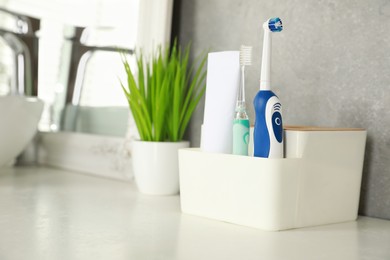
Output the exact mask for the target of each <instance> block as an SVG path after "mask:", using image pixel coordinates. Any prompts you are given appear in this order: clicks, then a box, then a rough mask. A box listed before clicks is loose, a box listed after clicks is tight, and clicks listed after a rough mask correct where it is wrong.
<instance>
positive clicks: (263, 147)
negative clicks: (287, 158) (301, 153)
mask: <svg viewBox="0 0 390 260" xmlns="http://www.w3.org/2000/svg"><path fill="white" fill-rule="evenodd" d="M253 104H254V107H255V114H256V120H255V127H254V132H253V144H254V154H253V155H254V156H256V157H264V158H283V121H282V107H281V104H280V101H279V98H278V97H277V96H276V95H275V94H274V93H273V92H272V91H270V90H261V91H259V92H258V93H257V95H256V97H255V99H254V101H253Z"/></svg>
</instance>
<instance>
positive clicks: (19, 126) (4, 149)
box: [0, 96, 43, 167]
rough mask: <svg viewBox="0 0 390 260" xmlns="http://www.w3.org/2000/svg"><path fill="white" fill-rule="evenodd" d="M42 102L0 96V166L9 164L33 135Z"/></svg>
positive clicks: (25, 98) (32, 99) (31, 98)
mask: <svg viewBox="0 0 390 260" xmlns="http://www.w3.org/2000/svg"><path fill="white" fill-rule="evenodd" d="M42 109H43V102H42V101H41V100H39V99H38V98H34V97H24V96H0V167H3V166H5V165H9V164H10V163H12V162H13V160H14V159H15V158H16V157H17V156H18V155H19V154H20V153H21V152H22V151H23V150H24V148H25V147H26V146H27V145H28V144H29V142H30V141H31V140H32V138H33V137H34V135H35V133H36V131H37V125H38V122H39V119H40V117H41V113H42Z"/></svg>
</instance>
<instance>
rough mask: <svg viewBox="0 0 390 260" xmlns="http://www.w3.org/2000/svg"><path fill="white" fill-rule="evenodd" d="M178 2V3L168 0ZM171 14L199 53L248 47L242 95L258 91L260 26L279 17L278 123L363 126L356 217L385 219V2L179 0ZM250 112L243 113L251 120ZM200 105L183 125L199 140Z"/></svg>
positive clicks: (389, 135) (388, 65) (389, 94)
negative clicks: (281, 114) (249, 56)
mask: <svg viewBox="0 0 390 260" xmlns="http://www.w3.org/2000/svg"><path fill="white" fill-rule="evenodd" d="M176 1H178V0H176ZM177 4H178V8H179V9H178V13H177V14H176V17H175V19H174V22H175V23H176V26H175V28H177V29H178V34H179V39H180V41H181V43H183V44H185V43H187V42H189V41H192V45H193V53H194V55H196V54H198V53H200V52H201V51H202V50H205V49H210V50H213V51H222V50H237V49H238V48H239V46H240V45H241V44H245V45H252V46H253V47H254V50H253V54H254V57H253V65H252V66H251V67H250V68H249V69H247V99H248V100H249V102H251V101H252V99H253V97H254V95H255V93H256V92H257V91H258V85H259V84H258V81H259V71H260V60H261V48H262V30H261V24H262V23H263V22H264V21H265V20H267V19H268V18H269V17H273V16H279V17H281V18H282V20H283V22H284V30H283V32H281V33H278V34H276V35H273V36H274V37H273V68H272V80H273V89H274V91H275V92H276V93H277V94H278V95H279V97H280V99H281V101H282V103H283V106H284V108H283V109H284V121H285V124H294V125H318V126H335V127H336V126H337V127H363V128H366V129H367V130H368V140H367V148H366V158H365V165H364V173H363V183H362V193H361V204H360V214H362V215H368V216H374V217H380V218H386V219H390V149H389V148H390V131H389V129H388V128H389V127H390V109H389V108H388V106H389V105H390V1H389V0H370V1H367V0H344V1H340V0H317V1H312V0H277V1H264V0H263V1H259V0H182V1H178V2H177ZM253 115H254V113H253V111H252V110H251V111H250V116H251V119H253ZM202 121H203V103H202V104H200V107H199V108H198V110H197V111H196V114H195V116H194V117H193V121H192V123H191V126H190V138H191V140H192V145H194V146H197V145H199V139H200V125H201V123H202Z"/></svg>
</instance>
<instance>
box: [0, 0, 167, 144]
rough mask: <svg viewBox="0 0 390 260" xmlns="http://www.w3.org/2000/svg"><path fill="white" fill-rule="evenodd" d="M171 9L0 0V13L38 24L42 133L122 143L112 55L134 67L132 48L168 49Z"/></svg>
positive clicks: (125, 2) (140, 0)
mask: <svg viewBox="0 0 390 260" xmlns="http://www.w3.org/2000/svg"><path fill="white" fill-rule="evenodd" d="M172 7H173V0H159V1H154V0H93V1H78V0H57V1H52V0H35V1H30V0H12V1H11V0H0V8H4V9H7V10H11V11H13V12H16V13H21V14H25V15H28V16H32V17H35V18H38V19H40V30H39V32H38V37H39V65H38V67H39V71H38V96H39V98H41V99H42V100H44V102H45V109H44V114H43V117H42V120H41V122H40V125H39V129H40V130H41V131H47V132H57V131H68V132H69V131H70V132H82V133H88V134H95V135H108V136H116V137H124V136H125V133H126V130H127V128H128V123H127V120H128V115H129V109H128V104H127V100H126V99H125V96H124V95H123V93H122V89H121V87H120V83H119V81H120V80H122V81H124V82H126V78H125V73H124V70H123V67H122V63H121V59H120V55H119V54H118V52H116V48H117V47H119V48H121V49H125V50H127V53H128V56H129V59H130V60H131V59H134V55H132V51H133V50H134V49H135V48H136V47H137V48H142V49H143V51H144V52H145V51H146V52H148V51H151V50H152V49H153V48H154V47H156V46H157V45H160V44H161V45H164V44H169V40H170V30H171V16H172ZM2 22H6V21H4V19H3V20H2V19H1V17H0V23H2ZM77 37H79V38H77ZM75 48H78V50H76V51H75ZM6 51H7V50H3V52H6ZM3 52H2V49H1V46H0V53H3ZM80 52H82V55H78V58H77V57H76V56H77V53H78V54H80ZM3 78H4V77H3ZM1 79H2V77H1V71H0V85H1V83H2V82H1ZM70 86H72V87H71V88H72V89H71V91H69V87H70ZM0 93H3V94H7V92H6V90H2V89H0Z"/></svg>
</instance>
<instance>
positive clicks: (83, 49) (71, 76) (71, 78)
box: [61, 27, 134, 131]
mask: <svg viewBox="0 0 390 260" xmlns="http://www.w3.org/2000/svg"><path fill="white" fill-rule="evenodd" d="M87 38H88V28H85V27H75V28H74V33H73V36H71V37H67V38H66V40H67V41H68V42H70V43H71V54H70V56H71V58H70V65H69V66H70V67H69V71H68V79H67V84H66V85H67V91H66V97H65V108H64V109H63V112H62V119H61V130H68V131H75V130H76V120H77V113H78V109H77V108H78V107H79V106H80V99H81V92H82V88H83V81H84V76H85V71H86V67H87V64H88V61H89V60H90V58H91V57H92V55H93V54H94V53H95V52H101V51H103V52H116V53H118V52H119V51H121V52H123V53H126V54H133V53H134V50H132V49H124V48H118V47H114V46H90V45H87V44H85V41H86V39H87ZM68 105H72V106H73V107H75V108H76V109H75V110H72V111H70V110H67V109H66V106H68ZM66 113H68V114H66ZM65 121H66V122H67V123H65Z"/></svg>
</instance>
